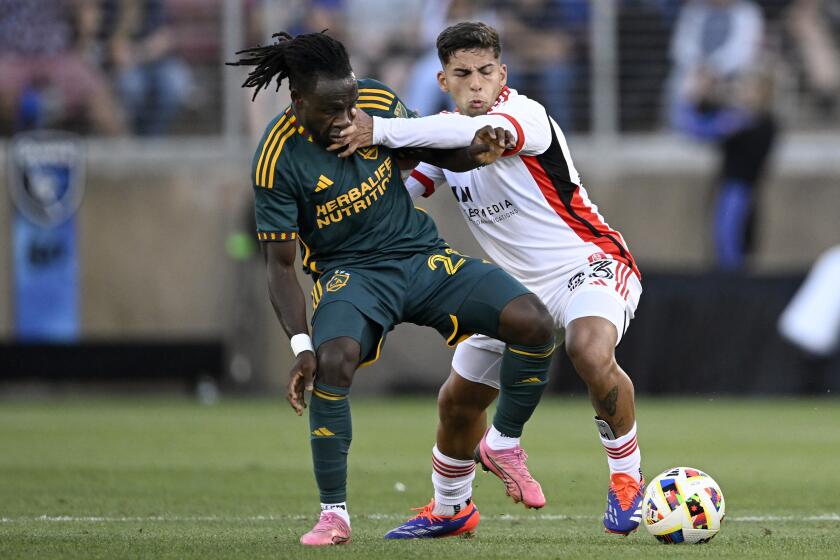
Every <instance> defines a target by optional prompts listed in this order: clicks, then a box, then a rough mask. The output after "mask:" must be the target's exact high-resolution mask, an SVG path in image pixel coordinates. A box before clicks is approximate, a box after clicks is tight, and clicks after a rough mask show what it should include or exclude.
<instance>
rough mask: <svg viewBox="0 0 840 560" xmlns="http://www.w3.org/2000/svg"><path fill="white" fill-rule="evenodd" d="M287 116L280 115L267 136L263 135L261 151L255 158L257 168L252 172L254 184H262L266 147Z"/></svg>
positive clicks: (287, 114) (286, 114)
mask: <svg viewBox="0 0 840 560" xmlns="http://www.w3.org/2000/svg"><path fill="white" fill-rule="evenodd" d="M288 116H289V113H288V112H287V113H285V114H284V115H283V116H282V117H280V118H279V119H278V120H277V123H276V124H275V125H274V128H272V129H271V132H269V133H268V136H266V137H265V142H263V145H262V151H261V152H260V159H259V160H257V170H256V173H255V174H254V184H256V185H262V183H261V182H260V176H261V174H262V167H263V162H264V161H265V151H266V149H268V145H269V144H271V140H272V139H273V138H274V135H275V134H276V133H277V130H278V129H279V128H280V127H281V126H283V125H284V124H285V123H286V118H287V117H288Z"/></svg>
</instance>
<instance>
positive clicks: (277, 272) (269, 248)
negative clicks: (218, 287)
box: [264, 241, 318, 416]
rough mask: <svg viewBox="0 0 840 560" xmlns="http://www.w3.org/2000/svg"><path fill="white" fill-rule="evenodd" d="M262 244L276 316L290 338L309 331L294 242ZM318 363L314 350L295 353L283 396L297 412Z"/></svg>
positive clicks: (309, 388)
mask: <svg viewBox="0 0 840 560" xmlns="http://www.w3.org/2000/svg"><path fill="white" fill-rule="evenodd" d="M264 246H265V265H266V273H267V274H268V293H269V297H270V298H271V305H272V306H273V307H274V312H275V313H276V314H277V319H279V320H280V324H281V325H282V326H283V330H284V331H286V334H287V335H288V336H289V338H290V339H291V338H292V337H293V336H294V335H296V334H308V332H309V330H308V329H307V327H306V299H305V298H304V295H303V290H301V288H300V284H299V283H298V281H297V276H296V275H295V253H296V250H295V243H294V242H292V241H278V242H271V243H265V244H264ZM317 365H318V362H317V360H316V358H315V354H314V352H312V351H309V350H305V351H303V352H301V353H300V354H298V355H297V358H296V359H295V363H294V365H293V366H292V370H291V372H290V373H289V383H288V385H287V386H286V400H288V401H289V404H290V405H291V406H292V408H293V409H294V411H295V412H296V413H297V415H298V416H301V415H302V414H303V409H304V408H306V402H305V400H304V391H311V390H312V384H313V380H314V378H315V369H316V368H317Z"/></svg>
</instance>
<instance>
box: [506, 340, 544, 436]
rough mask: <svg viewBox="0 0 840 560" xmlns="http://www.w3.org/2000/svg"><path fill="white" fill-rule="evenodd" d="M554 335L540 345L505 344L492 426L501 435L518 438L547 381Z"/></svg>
mask: <svg viewBox="0 0 840 560" xmlns="http://www.w3.org/2000/svg"><path fill="white" fill-rule="evenodd" d="M553 352H554V337H553V336H552V337H551V340H550V341H549V342H548V343H547V344H544V345H542V346H517V345H514V344H508V345H507V347H506V348H505V353H504V355H503V356H502V370H501V373H500V377H501V391H500V392H499V403H498V405H497V406H496V415H495V416H494V417H493V425H494V426H495V427H496V429H497V430H499V431H500V432H501V433H502V434H504V435H506V436H509V437H520V436H521V435H522V428H523V427H524V426H525V422H527V421H528V419H529V418H530V417H531V414H533V412H534V409H535V408H537V405H538V404H539V402H540V397H541V396H542V394H543V391H544V390H545V386H546V385H547V384H548V366H549V365H550V364H551V354H552V353H553Z"/></svg>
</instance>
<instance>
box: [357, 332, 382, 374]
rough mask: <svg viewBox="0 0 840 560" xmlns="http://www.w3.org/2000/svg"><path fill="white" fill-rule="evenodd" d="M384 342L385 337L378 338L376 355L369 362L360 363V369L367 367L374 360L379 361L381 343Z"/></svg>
mask: <svg viewBox="0 0 840 560" xmlns="http://www.w3.org/2000/svg"><path fill="white" fill-rule="evenodd" d="M384 340H385V336H380V337H379V344H377V345H376V354H375V355H374V356H373V358H371V359H370V360H368V361H366V362H362V363H361V364H359V367H360V368H363V367H366V366H369V365H370V364H372V363H373V362H375V361H376V360H378V359H379V354H380V353H381V352H382V342H383V341H384Z"/></svg>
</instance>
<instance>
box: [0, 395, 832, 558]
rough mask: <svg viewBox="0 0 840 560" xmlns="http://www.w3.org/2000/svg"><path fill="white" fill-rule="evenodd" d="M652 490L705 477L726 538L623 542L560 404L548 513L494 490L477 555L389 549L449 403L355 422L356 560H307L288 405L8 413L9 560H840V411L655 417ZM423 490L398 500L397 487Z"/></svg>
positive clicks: (577, 404) (661, 410) (302, 443)
mask: <svg viewBox="0 0 840 560" xmlns="http://www.w3.org/2000/svg"><path fill="white" fill-rule="evenodd" d="M638 408H639V426H640V444H641V448H642V452H643V467H644V468H645V471H646V472H647V474H648V477H653V476H655V475H656V474H657V473H658V472H659V471H661V470H664V469H666V468H668V467H671V466H676V465H687V466H694V467H698V468H701V469H703V470H706V471H707V472H708V473H709V474H711V475H712V476H714V477H715V478H716V480H717V481H718V482H719V483H720V485H721V487H722V488H723V492H724V494H725V496H726V504H727V520H726V523H725V524H724V527H723V530H722V531H721V533H720V535H718V536H717V537H716V538H715V539H714V540H713V541H712V542H711V543H709V544H707V545H700V546H688V545H686V546H665V545H661V544H659V543H658V542H656V541H655V540H654V539H653V537H651V536H650V535H648V534H647V533H646V532H645V531H644V530H642V531H640V532H637V533H636V534H633V535H631V536H630V537H628V538H621V537H615V536H612V535H605V534H604V533H602V532H601V529H600V515H601V513H602V511H603V506H604V499H605V493H606V488H605V482H606V480H607V472H606V460H605V458H604V456H603V451H602V450H601V447H600V444H599V442H598V440H597V437H596V432H595V428H594V426H593V424H592V420H591V411H590V409H589V406H588V403H586V402H585V401H584V400H583V399H558V400H546V401H545V402H544V403H543V404H542V405H541V407H540V409H539V410H538V412H537V414H536V415H535V417H534V419H533V420H532V422H531V424H530V425H529V427H528V430H527V431H526V436H525V438H524V444H525V448H526V449H527V450H528V452H529V454H530V456H531V459H530V460H529V464H530V466H531V471H532V472H533V473H534V474H535V476H536V477H537V478H538V479H539V480H540V481H541V482H542V484H543V488H544V489H545V493H546V496H547V498H548V505H547V506H546V507H545V508H544V509H543V510H542V511H540V512H531V511H526V510H525V509H523V508H522V507H521V506H514V505H513V504H512V503H510V502H509V500H508V498H507V497H506V496H504V495H503V491H502V489H501V484H500V483H498V481H497V480H496V479H494V478H493V477H492V476H490V475H484V474H479V475H478V477H477V479H476V480H477V484H476V491H475V500H476V503H477V505H478V506H479V508H480V510H481V513H482V521H481V524H480V525H479V527H478V533H477V536H476V537H474V538H472V539H442V540H437V541H432V542H429V541H422V542H400V541H395V542H386V541H385V540H384V539H382V534H383V533H384V532H386V531H387V530H388V529H390V528H392V527H393V526H395V525H397V524H399V522H401V521H402V520H403V519H405V518H406V517H407V515H408V514H409V511H408V509H409V508H411V507H415V506H421V505H423V504H425V503H426V501H427V500H428V498H429V497H430V496H431V489H430V481H429V477H430V449H431V446H432V444H433V434H434V427H435V409H434V401H433V398H432V397H431V396H430V397H429V398H426V399H411V400H387V401H385V400H364V399H356V400H355V401H354V403H353V416H354V433H355V437H354V441H353V451H352V453H351V458H350V496H349V504H350V512H351V515H352V516H353V530H354V532H353V543H352V544H350V545H349V546H347V547H337V548H334V549H317V550H311V549H303V548H302V547H300V546H299V545H298V544H297V540H298V538H299V536H300V534H301V533H303V532H305V531H306V530H308V529H309V528H310V527H311V525H312V524H313V522H314V521H315V518H316V509H317V493H316V490H315V484H314V479H313V476H312V474H311V469H310V463H311V459H310V456H309V447H308V437H307V436H308V430H307V422H306V420H304V419H300V418H297V417H296V416H294V415H293V414H292V412H291V411H290V410H288V409H287V407H286V405H285V403H284V402H281V401H279V400H278V401H268V400H257V401H248V400H243V401H227V402H222V403H221V404H219V405H216V406H200V405H198V404H195V403H193V402H192V401H172V400H160V399H150V400H60V401H52V400H51V401H43V402H34V403H20V402H2V403H0V558H2V559H4V560H6V559H11V558H201V559H210V558H232V557H236V558H249V559H250V558H272V559H277V558H301V559H303V558H316V557H317V558H349V559H357V558H389V559H394V558H399V559H401V558H424V559H427V558H482V559H487V558H507V559H514V558H523V559H524V558H529V559H530V558H534V559H543V558H631V557H635V558H639V557H644V558H675V557H686V558H687V557H691V558H698V557H699V558H720V557H729V558H809V559H810V558H837V557H838V552H837V551H838V550H840V401H838V400H837V399H816V400H748V401H744V400H731V399H720V400H719V399H714V400H711V399H700V398H698V399H692V400H651V399H645V400H640V401H639V405H638ZM397 482H402V483H403V484H404V485H405V486H406V489H405V491H404V492H397V491H396V490H395V484H396V483H397Z"/></svg>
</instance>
